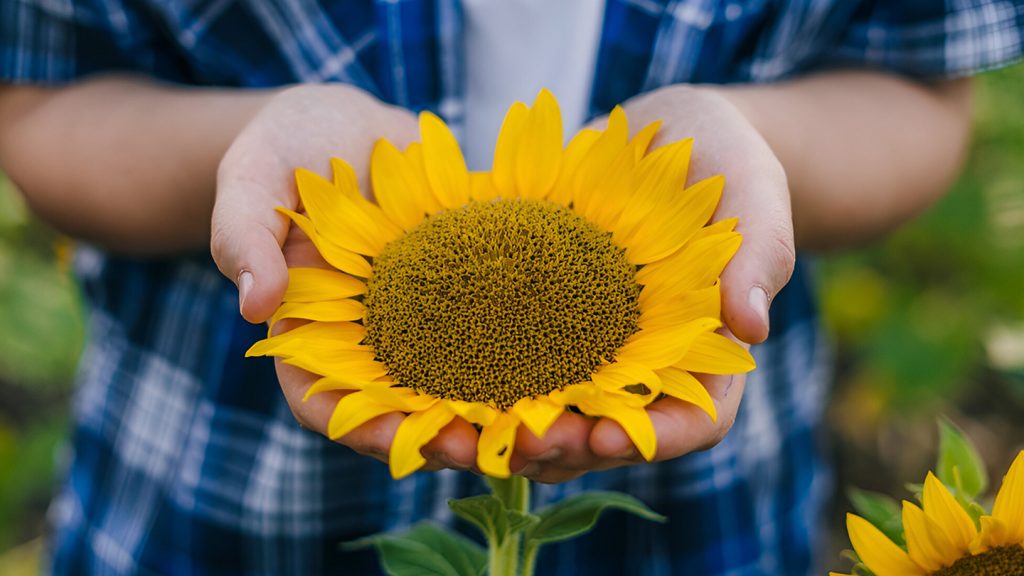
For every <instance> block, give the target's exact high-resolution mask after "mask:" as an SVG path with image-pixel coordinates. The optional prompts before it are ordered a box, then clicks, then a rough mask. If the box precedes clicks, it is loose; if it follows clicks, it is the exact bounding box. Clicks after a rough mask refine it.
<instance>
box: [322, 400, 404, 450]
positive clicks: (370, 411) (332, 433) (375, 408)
mask: <svg viewBox="0 0 1024 576" xmlns="http://www.w3.org/2000/svg"><path fill="white" fill-rule="evenodd" d="M390 412H397V410H395V409H394V408H392V407H391V406H386V405H384V404H380V403H378V402H376V401H374V400H373V399H372V398H371V397H370V396H368V395H367V394H365V393H364V392H352V393H351V394H346V395H345V397H343V398H342V399H341V400H339V401H338V405H337V406H335V407H334V413H333V414H331V420H330V422H328V424H327V437H328V438H330V439H331V440H337V439H338V438H341V437H342V436H344V435H346V434H348V433H349V432H351V431H353V430H355V429H356V428H358V427H360V426H362V425H363V424H366V423H367V422H369V421H370V420H373V419H374V418H376V417H377V416H381V415H383V414H388V413H390Z"/></svg>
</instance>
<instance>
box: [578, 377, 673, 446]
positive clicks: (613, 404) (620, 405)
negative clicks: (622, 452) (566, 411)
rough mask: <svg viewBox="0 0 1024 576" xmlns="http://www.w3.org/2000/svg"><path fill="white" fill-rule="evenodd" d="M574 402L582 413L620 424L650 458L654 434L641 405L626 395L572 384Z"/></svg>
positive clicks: (656, 444) (654, 441) (635, 444)
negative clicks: (630, 400)
mask: <svg viewBox="0 0 1024 576" xmlns="http://www.w3.org/2000/svg"><path fill="white" fill-rule="evenodd" d="M570 397H574V398H573V399H574V400H575V401H574V402H573V404H575V405H576V406H577V407H578V408H579V409H580V410H582V411H583V412H584V413H585V414H588V415H591V416H601V417H603V418H609V419H611V420H614V421H615V422H617V423H618V424H619V426H622V429H623V430H625V432H626V435H627V436H629V439H630V440H632V441H633V445H634V446H636V449H637V451H638V452H640V455H641V456H643V457H644V459H645V460H647V461H651V460H652V459H654V456H655V453H656V452H657V449H658V437H657V435H656V434H655V431H654V424H653V423H652V422H651V417H650V416H649V415H648V414H647V411H646V410H644V408H643V407H642V406H636V405H635V404H632V403H630V402H628V401H625V400H626V395H623V394H615V393H610V392H606V391H603V390H600V389H598V388H596V387H593V386H589V387H576V388H575V390H574V391H573V392H570Z"/></svg>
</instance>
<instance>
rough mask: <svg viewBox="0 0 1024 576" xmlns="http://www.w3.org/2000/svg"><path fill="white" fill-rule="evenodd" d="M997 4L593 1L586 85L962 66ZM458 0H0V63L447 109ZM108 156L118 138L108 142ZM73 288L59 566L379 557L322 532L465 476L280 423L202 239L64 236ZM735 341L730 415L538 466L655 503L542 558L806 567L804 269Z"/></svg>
mask: <svg viewBox="0 0 1024 576" xmlns="http://www.w3.org/2000/svg"><path fill="white" fill-rule="evenodd" d="M1022 30H1024V6H1021V5H1020V3H1019V2H1018V1H1005V0H946V1H945V2H942V1H925V0H917V1H904V2H886V1H883V0H849V1H843V2H840V1H829V0H820V1H813V0H777V1H771V2H769V1H767V0H750V1H746V2H739V1H730V2H714V1H711V0H609V1H608V2H607V7H606V14H605V19H604V28H603V33H602V38H601V42H600V48H599V54H598V63H597V71H596V76H595V82H594V88H593V93H592V99H591V109H592V112H593V113H595V114H597V113H601V112H606V111H607V110H609V109H610V108H611V107H612V106H613V105H614V104H616V103H618V102H621V101H623V100H625V99H627V98H629V97H631V96H633V95H635V94H637V93H639V92H643V91H645V90H650V89H653V88H656V87H659V86H664V85H666V84H671V83H677V82H711V83H727V82H746V81H754V82H769V81H773V80H778V79H780V78H786V77H792V76H795V75H799V74H804V73H808V72H812V71H814V70H820V69H826V68H836V67H872V68H883V69H887V70H891V71H895V72H897V73H901V74H906V75H910V76H915V77H920V78H934V77H950V76H957V75H964V74H970V73H972V72H976V71H979V70H983V69H987V68H991V67H994V66H998V65H1002V64H1005V63H1006V62H1008V61H1010V60H1013V59H1015V58H1018V57H1019V56H1020V54H1021V51H1022V34H1024V32H1022ZM461 32H462V27H461V20H460V7H459V4H458V2H457V1H456V0H435V1H427V0H380V1H376V2H375V1H371V0H345V1H342V0H333V1H330V0H323V1H321V2H315V1H313V0H189V1H186V0H179V1H160V0H132V1H128V0H124V1H122V0H81V1H75V2H73V1H72V0H0V81H8V82H18V83H47V84H53V83H60V82H66V81H71V80H74V79H75V78H78V77H81V76H83V75H86V74H90V73H95V72H100V71H108V70H126V71H133V72H136V73H141V74H146V75H150V76H153V77H158V78H161V79H164V80H169V81H173V82H180V83H187V84H202V85H217V86H237V87H255V86H274V85H280V84H286V83H294V82H348V83H353V84H356V85H359V86H361V87H362V88H364V89H366V90H369V91H370V92H372V93H374V94H375V95H377V96H378V97H380V98H382V99H384V100H386V101H389V102H393V103H396V104H399V105H402V106H405V107H408V108H411V109H414V110H422V109H432V110H435V111H438V112H440V113H441V114H442V115H444V116H445V117H446V118H447V119H448V120H449V121H450V122H452V123H453V124H455V125H456V126H457V125H458V123H459V121H460V118H461V115H462V98H461V91H462V71H461V66H460V62H461V54H460V50H461V48H460V46H461ZM111 153H116V151H113V150H112V151H111ZM78 272H79V274H80V276H81V278H82V281H83V284H84V287H85V291H86V294H87V296H88V299H89V301H90V303H91V305H92V315H91V320H90V322H91V333H90V338H89V345H88V348H87V349H86V351H85V354H84V357H83V359H82V363H81V370H80V373H79V377H78V389H77V394H76V399H75V405H74V413H75V430H74V439H73V448H74V451H73V455H74V457H73V460H72V463H71V466H70V470H69V475H68V478H67V482H66V484H65V486H64V489H63V491H62V493H61V494H60V496H59V497H58V498H57V500H56V502H55V503H54V505H53V514H52V518H53V521H54V525H55V532H54V535H53V539H52V546H53V566H52V570H53V572H54V573H56V574H111V575H122V574H260V575H269V574H294V575H303V576H305V575H316V574H359V575H361V574H373V573H376V572H377V568H376V560H375V558H374V557H373V556H372V555H371V554H370V553H360V554H353V553H343V552H341V551H340V550H339V548H338V543H339V542H341V541H346V540H351V539H354V538H357V537H360V536H363V535H366V534H370V533H373V532H377V531H381V530H392V529H401V528H403V527H407V526H409V525H411V524H412V523H415V522H416V521H418V520H421V519H424V518H432V519H434V520H436V521H438V522H442V523H452V522H453V520H452V517H451V515H450V514H449V512H448V509H447V506H446V504H445V503H446V501H447V500H448V499H449V498H452V497H457V496H461V495H466V494H469V493H473V492H479V491H482V490H483V487H482V483H481V482H480V480H479V479H478V478H477V477H475V476H472V475H469V474H462V473H455V472H451V471H446V472H440V473H420V474H415V475H413V476H411V477H409V478H407V479H405V480H402V481H399V482H395V481H392V480H391V479H390V477H389V475H388V472H387V467H386V466H385V465H383V464H379V463H377V462H376V461H374V460H371V459H369V458H365V457H361V456H358V455H356V454H354V453H353V452H352V451H351V450H349V449H348V448H345V447H343V446H340V445H337V444H334V443H331V442H329V441H327V440H326V439H324V438H322V437H320V436H318V435H316V434H314V433H311V432H307V431H305V430H302V429H300V428H299V426H298V425H297V424H296V423H295V421H294V420H293V418H292V416H291V413H290V412H289V410H288V407H287V405H286V404H285V402H284V399H283V397H282V395H281V393H280V391H279V388H278V385H277V382H276V379H275V376H274V370H273V364H272V361H271V360H269V359H265V358H261V359H249V360H246V359H243V352H244V351H245V349H246V348H247V347H248V346H249V345H250V344H251V343H252V342H254V341H255V340H257V339H259V338H260V337H261V336H262V335H263V328H262V327H259V326H251V325H249V324H246V323H245V322H244V321H242V320H241V319H240V318H239V316H238V308H237V298H236V292H235V289H234V286H233V285H232V284H231V283H230V282H229V281H227V280H225V279H224V278H223V277H222V276H221V275H220V274H219V273H218V272H217V269H216V268H215V267H214V266H213V263H212V261H211V260H210V258H209V256H208V255H206V254H197V255H191V256H182V257H179V258H176V259H170V260H161V261H155V260H154V261H139V260H129V259H124V258H118V257H114V256H110V255H107V254H104V253H102V252H100V251H83V252H82V253H81V254H80V256H79V258H78ZM772 327H773V332H772V336H771V338H770V339H769V341H768V342H766V343H765V344H764V345H761V346H758V347H756V348H755V351H754V353H755V356H756V357H757V361H758V366H759V369H758V370H757V371H756V372H755V373H754V374H753V375H752V376H751V378H750V381H749V383H748V386H747V391H746V396H745V398H744V401H743V406H742V408H741V409H740V413H739V416H738V419H737V421H736V425H735V427H734V428H733V430H732V432H731V434H730V435H729V436H728V437H727V438H726V440H725V441H724V442H723V443H722V444H721V445H719V446H718V447H716V448H714V449H713V450H710V451H708V452H704V453H698V454H692V455H689V456H686V457H683V458H680V459H677V460H674V461H672V462H666V463H661V464H656V465H649V466H636V467H632V468H628V469H621V470H615V471H611V472H605V473H595V474H589V475H587V476H585V477H584V478H581V479H579V480H576V481H573V482H569V483H566V484H562V485H558V486H538V487H536V494H535V498H536V500H537V501H538V502H540V503H544V502H549V501H552V500H557V499H558V498H560V497H562V496H563V495H565V494H568V493H573V492H577V491H579V490H581V489H587V488H597V487H601V488H609V489H615V490H623V491H626V492H629V493H631V494H633V495H635V496H637V497H639V498H641V499H643V500H645V501H646V502H647V503H648V504H650V505H651V506H652V507H653V508H654V509H655V510H658V511H659V512H662V513H664V514H666V515H668V516H669V518H670V521H669V522H668V523H667V524H664V525H659V524H652V523H649V522H646V521H641V520H634V519H632V518H627V517H625V516H614V517H612V516H609V517H608V518H607V519H605V521H603V522H602V523H600V524H599V527H598V529H597V530H596V531H595V532H593V533H591V534H589V535H588V536H586V537H584V538H582V539H580V540H578V541H572V542H568V543H564V544H560V545H556V546H552V547H551V548H550V549H548V550H547V551H546V552H544V553H543V554H542V556H541V559H540V568H539V572H540V573H543V574H592V575H599V574H612V575H622V574H694V575H704V574H733V575H755V574H764V575H772V576H778V575H791V574H792V575H797V574H809V573H813V572H812V571H813V570H814V566H813V562H814V559H813V555H814V551H815V549H816V546H817V544H818V538H819V533H820V532H819V531H818V530H817V523H818V520H819V513H820V511H821V507H822V503H823V501H824V499H825V497H826V496H827V495H828V494H829V491H830V483H829V476H828V473H827V469H826V468H825V467H824V466H823V465H822V461H821V459H820V455H819V446H818V441H819V438H818V434H819V426H820V423H821V413H822V405H823V401H824V396H825V387H826V381H827V368H826V366H827V363H826V360H827V354H826V352H825V348H824V347H823V346H822V345H821V342H820V340H821V339H820V333H819V331H818V328H817V326H816V323H815V313H814V308H813V303H812V295H811V293H810V291H809V287H808V278H807V273H806V271H805V270H804V268H803V267H802V266H800V267H798V271H797V273H796V275H795V277H794V279H793V281H792V282H791V284H790V286H789V287H787V288H786V289H785V290H784V291H783V292H782V293H781V294H780V295H779V296H778V298H777V299H776V301H775V303H774V306H773V309H772Z"/></svg>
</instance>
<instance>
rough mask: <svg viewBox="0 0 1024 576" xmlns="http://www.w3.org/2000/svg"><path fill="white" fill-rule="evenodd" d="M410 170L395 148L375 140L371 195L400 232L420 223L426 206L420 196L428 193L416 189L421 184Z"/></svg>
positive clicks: (389, 143) (371, 162)
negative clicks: (400, 228)
mask: <svg viewBox="0 0 1024 576" xmlns="http://www.w3.org/2000/svg"><path fill="white" fill-rule="evenodd" d="M411 170H412V168H411V167H409V166H408V165H407V162H406V160H405V157H404V156H403V155H402V153H401V151H399V150H398V148H395V145H394V144H392V143H391V142H388V141H387V140H378V141H377V144H376V145H375V146H374V147H373V156H372V157H371V159H370V181H371V182H372V186H373V195H374V197H376V199H377V203H378V204H380V208H381V210H383V211H384V213H385V214H387V216H388V218H390V219H391V220H392V221H393V222H394V223H395V224H398V225H399V226H401V227H402V229H403V230H410V229H412V228H413V227H414V226H416V225H417V224H419V223H420V222H422V221H423V216H424V215H425V214H426V212H427V207H426V206H424V204H423V201H422V199H423V197H424V196H425V195H426V194H429V192H428V191H426V190H419V189H418V188H419V186H420V185H421V183H419V182H417V179H416V177H415V175H413V174H410V171H411Z"/></svg>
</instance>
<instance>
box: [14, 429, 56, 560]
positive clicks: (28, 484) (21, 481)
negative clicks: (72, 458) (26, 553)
mask: <svg viewBox="0 0 1024 576" xmlns="http://www.w3.org/2000/svg"><path fill="white" fill-rule="evenodd" d="M66 433H67V429H66V427H65V423H64V421H63V420H62V419H57V420H54V421H48V422H39V423H36V424H33V425H31V426H29V427H27V428H26V429H23V430H17V429H15V428H13V427H11V426H10V425H7V424H5V423H4V422H3V420H0V518H3V519H5V520H6V519H11V520H18V521H19V522H8V521H4V522H0V551H2V550H4V549H6V548H7V547H8V546H9V545H11V544H13V543H15V542H17V541H19V540H21V539H22V538H24V537H26V536H28V535H31V531H32V530H39V529H40V528H41V526H40V525H39V519H38V518H37V519H35V520H30V522H32V525H30V526H25V525H23V524H22V522H24V521H26V520H29V519H28V518H25V516H26V514H25V512H26V508H29V507H35V508H37V509H42V508H43V507H45V506H46V504H47V502H48V501H49V499H50V497H51V494H52V491H53V480H52V479H53V475H54V468H55V460H56V458H55V454H56V453H57V450H58V448H59V446H60V444H61V442H62V441H63V440H64V436H65V434H66Z"/></svg>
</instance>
